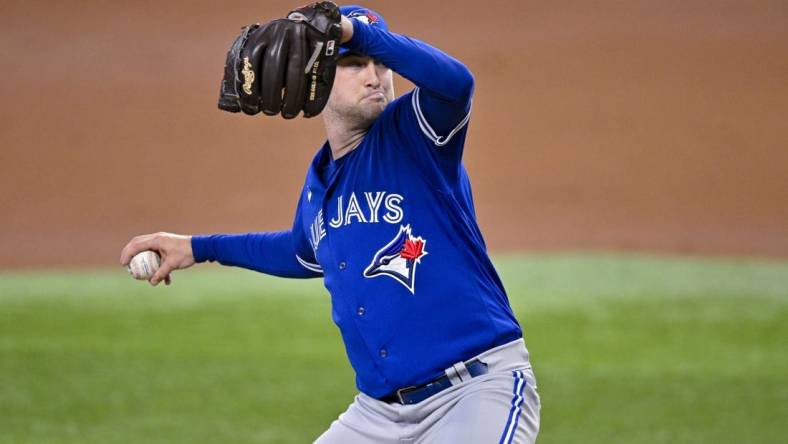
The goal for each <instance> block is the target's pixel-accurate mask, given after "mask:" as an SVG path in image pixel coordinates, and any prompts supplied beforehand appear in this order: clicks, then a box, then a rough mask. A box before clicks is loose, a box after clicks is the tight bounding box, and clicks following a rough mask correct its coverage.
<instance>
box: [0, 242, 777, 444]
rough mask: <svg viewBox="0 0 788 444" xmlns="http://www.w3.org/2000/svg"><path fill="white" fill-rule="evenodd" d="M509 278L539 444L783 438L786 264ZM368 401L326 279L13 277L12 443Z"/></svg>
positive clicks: (262, 435)
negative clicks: (158, 282) (534, 389)
mask: <svg viewBox="0 0 788 444" xmlns="http://www.w3.org/2000/svg"><path fill="white" fill-rule="evenodd" d="M496 264H497V265H498V268H499V271H500V272H501V274H502V276H503V279H504V282H505V284H506V287H507V290H508V292H509V295H510V298H511V301H512V305H513V307H514V309H515V311H516V313H517V315H518V318H519V319H520V321H521V323H522V324H523V326H524V328H525V332H526V341H527V344H528V347H529V349H530V351H531V356H532V362H533V364H534V368H535V370H536V375H537V378H538V380H539V392H540V394H541V397H542V433H541V435H540V439H539V442H540V443H541V444H548V443H584V444H587V443H714V444H723V443H785V442H788V427H786V426H785V423H784V421H785V420H786V418H788V262H776V261H753V260H731V259H725V260H722V259H710V260H696V259H678V258H672V257H646V256H632V255H623V256H622V255H595V256H590V255H540V256H499V257H496ZM354 393H355V390H354V385H353V375H352V372H351V369H350V367H349V365H348V363H347V361H346V358H345V355H344V350H343V348H342V345H341V341H340V338H339V334H338V332H337V331H336V329H335V327H334V326H333V324H332V323H331V318H330V312H329V299H328V295H327V294H326V293H325V291H324V290H323V288H322V284H321V282H320V281H318V280H311V281H291V280H283V279H275V278H269V277H266V276H263V275H259V274H255V273H252V272H246V271H241V270H235V269H229V268H219V267H211V266H208V267H205V266H203V267H202V268H199V267H198V268H194V269H191V270H187V271H182V272H179V273H177V275H176V276H175V282H174V284H173V286H171V287H164V286H160V287H158V288H151V287H149V286H148V285H147V284H145V283H142V282H136V281H133V280H132V279H131V278H129V277H128V275H127V274H125V271H124V270H122V269H121V268H118V269H113V270H102V271H92V272H89V271H84V272H46V273H33V272H16V273H11V272H5V273H0V442H1V443H102V444H109V443H309V442H312V440H313V439H314V438H315V437H317V436H318V435H319V434H320V433H321V432H322V431H323V430H324V429H325V428H326V427H327V426H328V425H329V423H330V422H331V421H332V420H333V419H334V418H335V417H336V415H337V414H339V413H340V412H342V411H343V410H344V409H345V408H346V407H347V405H348V404H349V403H350V402H351V400H352V397H353V395H354Z"/></svg>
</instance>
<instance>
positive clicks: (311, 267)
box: [192, 20, 522, 397]
mask: <svg viewBox="0 0 788 444" xmlns="http://www.w3.org/2000/svg"><path fill="white" fill-rule="evenodd" d="M354 22H355V23H354V29H355V30H354V36H353V39H352V40H351V41H350V42H348V43H347V44H346V47H347V48H348V49H350V50H352V51H356V52H359V53H363V54H367V55H370V56H372V57H374V58H375V59H376V60H379V61H380V62H382V63H383V64H385V65H386V66H388V67H390V68H392V69H393V70H394V71H396V72H398V73H400V74H401V75H403V76H405V77H406V78H408V79H410V80H411V81H413V82H414V83H415V84H416V85H417V87H416V88H415V89H414V90H413V91H411V92H409V93H407V94H405V95H403V96H401V97H400V98H398V99H397V100H395V101H393V102H392V103H390V104H389V105H388V106H387V107H386V109H385V110H384V111H383V113H382V114H381V115H380V116H379V117H378V118H377V120H376V121H375V123H374V124H373V125H372V127H371V128H370V129H369V131H368V133H367V134H366V135H365V136H364V138H363V140H362V142H361V143H360V145H358V146H357V147H356V148H355V149H354V150H353V151H351V152H350V153H348V154H346V155H345V156H343V157H341V158H340V159H338V160H334V159H333V158H332V155H331V148H330V146H329V144H328V142H326V143H325V144H324V145H323V146H322V147H321V148H320V149H319V150H318V152H317V154H316V155H315V157H314V159H313V161H312V164H311V166H310V168H309V171H308V172H307V175H306V180H305V182H304V186H303V189H302V191H301V194H300V196H299V198H298V205H297V210H296V215H295V220H294V223H293V227H292V229H290V230H286V231H281V232H275V233H248V234H242V235H213V236H195V237H193V240H192V245H193V249H194V256H195V259H196V260H197V261H198V262H200V261H205V260H216V261H219V262H220V263H223V264H227V265H236V266H242V267H246V268H250V269H254V270H258V271H262V272H265V273H269V274H274V275H278V276H286V277H299V278H306V277H323V279H324V283H325V286H326V288H327V289H328V291H329V293H330V294H331V302H332V315H333V320H334V322H335V323H336V325H337V326H338V327H339V330H340V332H341V334H342V339H343V341H344V343H345V348H346V351H347V355H348V358H349V359H350V362H351V365H352V366H353V369H354V370H355V372H356V383H357V386H358V388H359V390H361V391H363V392H364V393H366V394H368V395H370V396H373V397H382V396H385V395H388V394H390V393H392V392H394V391H395V390H397V389H399V388H403V387H408V386H413V385H420V384H423V383H425V382H428V381H430V380H433V379H435V378H437V377H439V376H441V375H442V374H443V370H444V369H445V368H447V367H449V366H451V364H453V363H455V362H458V361H461V360H466V359H468V358H470V357H472V356H474V355H477V354H479V353H481V352H483V351H485V350H487V349H490V348H492V347H495V346H498V345H501V344H504V343H507V342H510V341H513V340H515V339H518V338H520V337H521V336H522V332H521V329H520V327H519V325H518V323H517V321H516V319H515V317H514V315H513V313H512V310H511V308H510V306H509V302H508V299H507V297H506V293H505V291H504V288H503V284H502V283H501V280H500V279H499V277H498V275H497V273H496V271H495V269H494V267H493V264H492V263H491V261H490V259H489V257H488V254H487V250H486V246H485V243H484V239H483V238H482V234H481V232H480V231H479V227H478V225H477V223H476V215H475V211H474V206H473V198H472V195H471V186H470V182H469V180H468V175H467V173H466V171H465V168H464V167H463V165H462V161H461V159H462V153H463V147H464V144H465V138H466V132H467V122H468V116H469V113H470V99H471V95H472V91H473V77H472V76H471V75H470V73H469V72H468V70H467V68H465V66H464V65H462V64H461V63H460V62H458V61H457V60H455V59H453V58H451V57H449V56H447V55H446V54H444V53H442V52H440V51H438V50H437V49H435V48H432V47H430V46H428V45H426V44H424V43H422V42H419V41H417V40H414V39H410V38H408V37H404V36H400V35H397V34H394V33H389V32H387V31H385V30H381V29H377V28H375V27H373V26H368V25H364V24H362V23H361V22H357V21H355V20H354Z"/></svg>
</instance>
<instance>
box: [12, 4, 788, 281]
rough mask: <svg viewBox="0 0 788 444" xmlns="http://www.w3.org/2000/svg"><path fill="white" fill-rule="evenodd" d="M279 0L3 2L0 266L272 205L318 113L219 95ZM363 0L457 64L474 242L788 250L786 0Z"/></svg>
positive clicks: (291, 199)
mask: <svg viewBox="0 0 788 444" xmlns="http://www.w3.org/2000/svg"><path fill="white" fill-rule="evenodd" d="M296 3H297V2H296ZM296 3H292V2H283V1H267V2H259V1H255V2H252V1H243V2H233V3H232V4H231V5H232V8H230V7H229V6H228V4H226V3H224V4H223V3H221V2H207V1H205V2H185V1H174V2H152V1H140V2H95V1H94V2H76V1H66V2H44V1H10V2H7V4H6V5H4V8H3V13H2V15H1V16H0V25H2V27H1V28H0V29H2V31H1V32H0V51H1V54H2V57H0V72H2V80H3V81H2V82H0V94H1V95H2V103H0V172H1V173H2V174H0V187H2V192H0V214H2V217H1V218H0V246H1V247H2V248H0V267H27V266H63V265H69V266H70V265H109V264H115V263H116V261H117V256H118V254H119V251H120V248H121V247H122V246H123V244H124V243H125V242H126V241H127V240H128V239H129V238H130V237H131V236H133V235H135V234H139V233H146V232H151V231H158V230H165V231H174V232H181V233H209V232H235V231H258V230H271V229H279V228H281V227H286V226H288V225H289V224H290V221H291V218H292V212H293V208H294V203H295V198H296V195H297V193H298V190H299V187H300V184H301V183H302V180H303V174H304V172H305V169H306V165H307V162H308V160H309V159H310V157H311V156H312V153H313V151H314V150H315V149H316V148H317V147H318V146H319V145H320V143H321V142H322V124H321V121H320V120H319V119H312V120H309V121H305V120H303V119H299V120H297V121H295V122H285V121H283V120H282V119H271V118H263V117H259V118H250V117H246V116H239V115H230V114H227V113H222V112H220V111H218V110H217V109H216V97H217V92H218V81H219V79H220V77H221V69H222V64H223V62H224V54H225V51H226V47H227V45H229V43H230V41H231V40H232V39H233V37H234V36H235V34H236V32H237V31H238V28H239V27H240V26H241V25H243V24H246V23H248V22H251V21H256V20H268V19H272V18H275V17H276V16H279V15H280V14H282V13H284V12H286V11H288V10H289V8H291V7H293V6H296ZM592 3H593V6H592ZM366 4H367V5H368V6H371V7H374V8H376V9H378V10H379V11H380V12H381V13H383V14H384V15H385V16H386V19H387V20H388V21H389V23H390V25H391V26H392V28H393V29H394V30H395V31H398V32H401V33H404V34H408V35H411V36H414V37H416V38H420V39H422V40H425V41H428V42H430V43H431V44H433V45H435V46H437V47H440V48H442V49H444V50H446V51H447V52H449V53H451V54H453V55H455V56H456V57H457V58H459V59H461V60H463V61H464V62H466V63H467V64H468V65H469V67H470V68H471V69H472V71H473V72H474V74H475V75H476V78H477V87H476V96H475V101H474V108H473V115H472V118H471V123H470V125H471V127H470V133H469V134H470V136H469V140H468V145H467V147H466V153H467V154H466V158H465V162H466V166H467V167H468V169H469V171H470V173H471V178H472V181H473V183H474V191H475V198H476V203H477V210H478V213H479V220H480V224H481V226H482V229H483V230H484V232H485V234H486V237H487V239H488V243H489V245H490V247H491V248H492V249H494V250H496V251H500V250H535V249H537V250H552V249H606V250H607V249H617V250H618V249H624V250H657V251H676V252H691V253H724V254H746V255H770V256H782V257H784V256H788V174H787V173H788V57H786V54H788V3H786V2H784V1H779V0H778V1H756V2H734V1H721V2H714V4H715V6H714V7H713V9H710V8H709V7H708V6H706V5H707V4H708V3H707V2H700V1H673V0H671V1H661V2H655V1H645V0H638V1H630V2H613V1H608V2H585V1H579V0H578V1H558V2H533V1H526V2H514V1H511V2H499V1H491V2H484V3H479V2H470V1H467V0H463V1H459V2H452V3H446V2H423V1H420V2H416V1H398V2H383V1H369V2H367V3H366ZM449 6H450V8H449ZM407 87H408V85H407V84H406V83H405V82H403V81H398V88H399V90H400V92H402V91H404V90H405V89H406V88H407Z"/></svg>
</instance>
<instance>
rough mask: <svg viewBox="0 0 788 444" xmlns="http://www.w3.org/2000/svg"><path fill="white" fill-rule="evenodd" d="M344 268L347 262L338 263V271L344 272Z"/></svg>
mask: <svg viewBox="0 0 788 444" xmlns="http://www.w3.org/2000/svg"><path fill="white" fill-rule="evenodd" d="M345 268H347V262H345V261H342V262H340V263H339V269H340V270H344V269H345Z"/></svg>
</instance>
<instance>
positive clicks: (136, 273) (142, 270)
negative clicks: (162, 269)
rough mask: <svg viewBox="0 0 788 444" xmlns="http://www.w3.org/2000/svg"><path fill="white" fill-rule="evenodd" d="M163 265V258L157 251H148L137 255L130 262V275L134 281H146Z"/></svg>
mask: <svg viewBox="0 0 788 444" xmlns="http://www.w3.org/2000/svg"><path fill="white" fill-rule="evenodd" d="M159 265H161V256H159V253H156V252H155V251H151V250H146V251H143V252H141V253H137V254H136V255H135V256H134V257H133V258H131V262H129V273H131V276H132V277H134V279H139V280H141V281H142V280H145V281H147V280H148V279H150V278H151V276H153V275H154V274H155V273H156V270H158V269H159Z"/></svg>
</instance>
